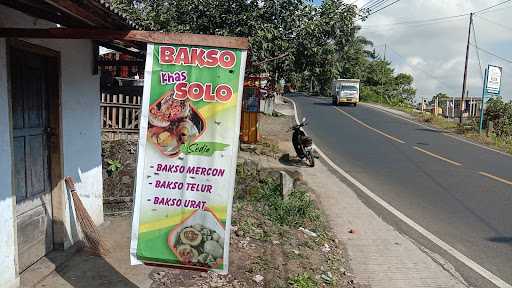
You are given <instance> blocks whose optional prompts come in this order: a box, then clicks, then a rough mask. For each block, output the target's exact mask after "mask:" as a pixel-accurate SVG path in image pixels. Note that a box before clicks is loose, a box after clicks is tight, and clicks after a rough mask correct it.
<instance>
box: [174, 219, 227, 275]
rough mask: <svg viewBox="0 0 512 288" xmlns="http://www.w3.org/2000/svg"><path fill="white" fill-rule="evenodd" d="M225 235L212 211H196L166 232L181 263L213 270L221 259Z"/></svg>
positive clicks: (222, 258) (222, 257)
mask: <svg viewBox="0 0 512 288" xmlns="http://www.w3.org/2000/svg"><path fill="white" fill-rule="evenodd" d="M224 235H225V229H224V226H223V225H222V223H221V221H220V220H219V219H218V218H217V216H216V215H215V214H214V213H213V212H212V211H211V210H209V209H206V210H204V211H203V210H196V211H194V212H193V213H192V215H190V216H189V217H188V218H186V219H185V220H183V221H182V222H181V223H180V224H178V225H176V226H175V227H174V228H173V229H172V230H171V231H170V232H169V236H168V238H167V244H168V245H169V248H171V249H172V251H173V252H174V254H176V256H177V257H178V259H179V260H180V262H181V264H184V265H192V266H198V267H205V268H214V269H215V268H218V267H219V266H220V265H221V264H222V263H223V261H224V240H225V239H224Z"/></svg>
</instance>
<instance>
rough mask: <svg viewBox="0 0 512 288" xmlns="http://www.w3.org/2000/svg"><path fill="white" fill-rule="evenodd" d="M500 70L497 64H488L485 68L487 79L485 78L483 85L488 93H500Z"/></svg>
mask: <svg viewBox="0 0 512 288" xmlns="http://www.w3.org/2000/svg"><path fill="white" fill-rule="evenodd" d="M501 72H502V71H501V67H498V66H493V65H489V67H488V68H487V79H486V80H485V82H486V83H485V87H486V90H487V91H486V92H487V93H488V94H495V95H499V94H500V89H501Z"/></svg>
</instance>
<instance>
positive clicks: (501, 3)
mask: <svg viewBox="0 0 512 288" xmlns="http://www.w3.org/2000/svg"><path fill="white" fill-rule="evenodd" d="M510 1H512V0H505V1H503V2H500V3H498V4H495V5H492V6H489V7H487V8H484V9H482V10H478V11H477V12H475V13H473V14H478V13H482V12H484V11H487V10H490V9H492V8H495V7H498V6H500V5H503V4H506V3H508V2H510Z"/></svg>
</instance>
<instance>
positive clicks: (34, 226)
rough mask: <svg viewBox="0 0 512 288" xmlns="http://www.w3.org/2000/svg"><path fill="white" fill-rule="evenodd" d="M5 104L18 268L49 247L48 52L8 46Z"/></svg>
mask: <svg viewBox="0 0 512 288" xmlns="http://www.w3.org/2000/svg"><path fill="white" fill-rule="evenodd" d="M9 52H10V53H9V54H10V71H11V97H12V98H11V105H12V107H11V109H12V128H13V147H14V170H15V191H16V225H17V242H18V267H19V270H20V272H21V271H23V270H25V269H26V268H27V267H29V266H30V265H32V264H33V263H34V262H36V261H37V260H38V259H40V258H41V257H42V256H44V255H45V254H46V253H48V252H49V251H50V250H51V249H52V248H53V233H52V205H51V203H52V201H51V188H50V186H51V185H50V172H49V171H50V169H49V153H48V150H49V149H48V132H49V125H48V119H49V118H48V113H47V111H48V105H49V104H48V103H49V96H48V95H49V84H48V79H49V76H48V71H49V69H48V65H49V63H50V62H49V61H48V58H47V57H48V56H43V55H38V54H35V53H32V52H28V51H25V50H21V49H16V48H12V49H10V51H9Z"/></svg>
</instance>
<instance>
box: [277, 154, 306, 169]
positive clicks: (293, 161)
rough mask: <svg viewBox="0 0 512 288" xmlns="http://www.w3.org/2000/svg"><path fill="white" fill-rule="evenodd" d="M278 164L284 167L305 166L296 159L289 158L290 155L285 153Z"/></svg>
mask: <svg viewBox="0 0 512 288" xmlns="http://www.w3.org/2000/svg"><path fill="white" fill-rule="evenodd" d="M279 162H280V163H281V164H283V165H286V166H293V167H306V166H307V165H306V164H305V163H304V162H303V161H302V160H300V159H299V158H297V157H290V154H288V153H286V154H283V155H282V156H281V157H279Z"/></svg>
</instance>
